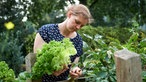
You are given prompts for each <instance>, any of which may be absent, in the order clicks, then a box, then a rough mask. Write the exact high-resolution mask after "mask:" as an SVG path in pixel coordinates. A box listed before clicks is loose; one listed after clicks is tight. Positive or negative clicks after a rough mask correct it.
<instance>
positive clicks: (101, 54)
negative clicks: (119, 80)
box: [79, 26, 146, 82]
mask: <svg viewBox="0 0 146 82" xmlns="http://www.w3.org/2000/svg"><path fill="white" fill-rule="evenodd" d="M104 29H108V28H94V27H91V26H89V27H85V28H84V27H83V29H81V30H80V31H79V33H80V34H81V36H82V37H83V40H84V54H83V55H82V57H81V58H80V63H81V64H80V66H81V67H82V68H83V73H84V76H85V77H89V79H87V80H86V81H87V82H91V81H94V82H95V81H97V82H105V81H106V82H116V74H115V62H114V57H113V56H114V54H113V53H114V52H115V51H117V50H121V49H123V48H127V49H129V50H131V51H133V52H136V53H138V54H140V55H141V59H142V66H145V65H146V64H145V63H146V61H145V60H146V56H145V55H146V52H145V48H146V46H145V38H146V37H145V35H146V34H145V33H144V32H143V31H140V30H135V29H129V28H127V32H128V33H129V34H128V36H129V35H130V36H129V37H127V36H126V37H127V38H126V39H124V40H125V41H120V40H121V39H118V38H119V37H121V38H123V37H124V36H125V35H122V36H119V34H117V33H118V30H120V29H116V28H113V29H112V28H109V29H110V31H109V30H108V33H107V30H106V31H105V30H104ZM115 29H116V32H114V31H115ZM112 30H113V31H112ZM124 30H126V29H124ZM100 31H101V32H100ZM124 33H125V32H124ZM124 33H122V32H120V34H124ZM111 34H112V35H111Z"/></svg>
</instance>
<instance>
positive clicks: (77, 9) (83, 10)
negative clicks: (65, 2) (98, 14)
mask: <svg viewBox="0 0 146 82" xmlns="http://www.w3.org/2000/svg"><path fill="white" fill-rule="evenodd" d="M69 11H72V13H73V14H74V15H79V14H81V15H82V16H83V17H84V18H85V19H88V23H89V24H90V23H91V22H92V21H93V18H92V15H91V13H90V11H89V9H88V8H87V7H86V6H85V5H83V4H73V5H70V6H69V7H68V9H67V12H69Z"/></svg>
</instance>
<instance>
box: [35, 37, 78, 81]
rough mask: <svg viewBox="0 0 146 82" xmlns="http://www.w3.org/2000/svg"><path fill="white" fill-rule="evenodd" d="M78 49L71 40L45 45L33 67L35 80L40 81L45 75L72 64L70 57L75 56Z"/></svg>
mask: <svg viewBox="0 0 146 82" xmlns="http://www.w3.org/2000/svg"><path fill="white" fill-rule="evenodd" d="M76 53H77V52H76V49H75V48H74V45H73V44H72V42H71V41H70V39H69V38H64V39H63V40H62V41H55V40H53V41H50V42H49V43H46V44H44V45H43V48H42V49H41V50H38V52H37V54H36V55H37V58H36V62H35V64H34V66H33V67H32V75H33V78H34V79H39V78H40V77H41V76H42V75H43V74H49V75H50V74H52V73H53V71H58V70H61V69H63V66H64V65H68V64H70V63H71V61H70V57H69V56H70V55H75V54H76Z"/></svg>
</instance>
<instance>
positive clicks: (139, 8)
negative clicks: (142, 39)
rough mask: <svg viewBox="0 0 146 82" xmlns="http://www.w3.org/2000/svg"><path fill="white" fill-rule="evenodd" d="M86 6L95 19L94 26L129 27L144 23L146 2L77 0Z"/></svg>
mask: <svg viewBox="0 0 146 82" xmlns="http://www.w3.org/2000/svg"><path fill="white" fill-rule="evenodd" d="M79 1H80V3H82V4H85V5H87V6H88V7H89V8H90V10H91V12H92V14H93V18H94V19H95V23H94V25H96V26H97V25H100V26H115V25H116V26H117V25H118V26H122V27H123V26H124V27H125V26H131V25H132V24H133V23H134V22H138V23H139V24H140V25H143V24H145V23H146V20H145V19H146V14H145V13H146V10H145V9H146V0H126V1H124V0H79Z"/></svg>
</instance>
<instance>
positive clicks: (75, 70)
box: [70, 67, 82, 78]
mask: <svg viewBox="0 0 146 82" xmlns="http://www.w3.org/2000/svg"><path fill="white" fill-rule="evenodd" d="M81 75H82V70H81V69H80V68H79V67H74V68H73V69H72V70H71V71H70V76H71V78H79V77H80V76H81Z"/></svg>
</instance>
